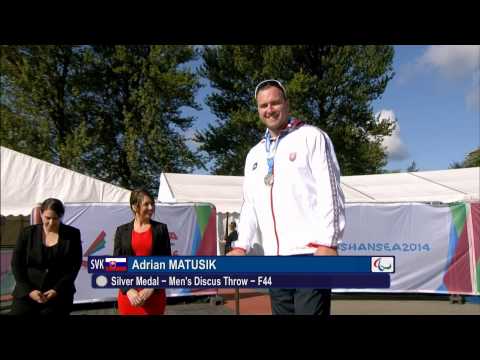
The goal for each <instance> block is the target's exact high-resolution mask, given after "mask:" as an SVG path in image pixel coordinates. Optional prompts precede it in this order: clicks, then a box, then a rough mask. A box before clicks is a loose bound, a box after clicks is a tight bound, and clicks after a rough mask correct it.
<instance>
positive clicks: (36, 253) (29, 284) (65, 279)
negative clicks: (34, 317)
mask: <svg viewBox="0 0 480 360" xmlns="http://www.w3.org/2000/svg"><path fill="white" fill-rule="evenodd" d="M42 226H43V225H42V224H37V225H31V226H28V227H26V228H25V229H23V231H22V232H21V233H20V236H19V237H18V241H17V244H16V246H15V250H14V252H13V257H12V272H13V275H14V277H15V282H16V284H15V289H14V290H13V296H14V297H16V298H22V297H26V296H28V294H29V293H30V292H31V291H33V290H40V291H46V290H49V289H54V290H56V291H57V293H58V295H59V296H73V294H74V293H75V291H76V289H75V285H74V282H75V279H76V278H77V275H78V272H79V270H80V266H81V264H82V242H81V239H80V230H78V229H77V228H74V227H73V226H69V225H65V224H62V223H61V224H60V228H59V231H58V244H57V245H56V246H58V249H57V253H56V256H55V257H54V258H53V260H52V262H51V264H50V265H49V266H48V267H47V266H46V265H45V264H44V261H43V260H44V259H43V256H44V255H43V246H44V245H43V241H42V236H43V234H42V232H43V229H42ZM45 286H46V287H48V289H47V288H44V287H45Z"/></svg>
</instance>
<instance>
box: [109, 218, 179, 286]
mask: <svg viewBox="0 0 480 360" xmlns="http://www.w3.org/2000/svg"><path fill="white" fill-rule="evenodd" d="M150 224H151V225H152V255H151V256H171V255H172V250H171V248H170V236H169V235H168V228H167V225H166V224H164V223H161V222H158V221H154V220H150ZM132 231H133V221H131V222H129V223H127V224H123V225H120V226H119V227H118V228H117V231H116V232H115V240H114V246H113V256H135V254H134V253H133V249H132ZM120 290H121V291H122V293H123V294H125V293H126V292H127V291H128V288H121V289H120Z"/></svg>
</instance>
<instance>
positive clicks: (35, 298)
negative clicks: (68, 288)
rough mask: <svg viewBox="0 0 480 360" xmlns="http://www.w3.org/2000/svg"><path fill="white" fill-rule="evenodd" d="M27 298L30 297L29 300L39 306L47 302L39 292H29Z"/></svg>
mask: <svg viewBox="0 0 480 360" xmlns="http://www.w3.org/2000/svg"><path fill="white" fill-rule="evenodd" d="M28 296H30V298H31V299H32V300H33V301H35V302H37V303H39V304H44V303H45V302H46V301H47V299H46V298H45V295H43V294H42V292H41V291H40V290H32V291H30V293H29V294H28Z"/></svg>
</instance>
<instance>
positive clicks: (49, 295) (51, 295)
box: [43, 289, 57, 301]
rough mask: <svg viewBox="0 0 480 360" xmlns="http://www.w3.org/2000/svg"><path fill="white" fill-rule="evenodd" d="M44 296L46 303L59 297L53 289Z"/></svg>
mask: <svg viewBox="0 0 480 360" xmlns="http://www.w3.org/2000/svg"><path fill="white" fill-rule="evenodd" d="M43 296H45V301H48V300H50V299H53V298H54V297H55V296H57V292H56V291H55V290H53V289H50V290H48V291H45V292H44V293H43Z"/></svg>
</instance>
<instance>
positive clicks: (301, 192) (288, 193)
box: [234, 120, 345, 255]
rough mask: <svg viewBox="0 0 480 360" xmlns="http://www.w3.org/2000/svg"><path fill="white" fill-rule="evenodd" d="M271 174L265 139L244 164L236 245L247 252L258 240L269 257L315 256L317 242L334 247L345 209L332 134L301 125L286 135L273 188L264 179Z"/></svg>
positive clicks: (339, 234) (278, 148)
mask: <svg viewBox="0 0 480 360" xmlns="http://www.w3.org/2000/svg"><path fill="white" fill-rule="evenodd" d="M296 121H298V120H296ZM277 141H278V140H277ZM267 173H268V165H267V152H266V149H265V139H262V141H260V142H259V143H258V144H257V145H255V146H254V147H253V148H252V149H251V150H250V152H249V153H248V155H247V159H246V162H245V177H244V184H243V197H244V203H243V206H242V210H241V214H240V222H239V227H238V235H239V237H238V240H237V241H236V242H235V244H234V245H235V247H238V248H242V249H244V250H246V251H247V252H248V251H249V250H250V249H252V247H253V246H254V244H255V243H258V244H260V245H261V246H262V247H263V251H264V254H265V255H300V254H310V253H313V252H315V250H316V248H317V247H318V245H324V246H328V247H335V246H336V245H337V243H338V242H339V240H340V239H341V237H342V234H343V229H344V227H345V210H344V196H343V192H342V189H341V188H340V169H339V166H338V162H337V158H336V156H335V152H334V149H333V144H332V142H331V140H330V138H329V137H328V136H327V134H326V133H324V132H323V131H322V130H320V129H319V128H317V127H314V126H311V125H302V126H299V127H297V128H295V129H294V130H293V131H291V132H289V133H288V134H287V135H285V136H282V137H281V139H280V143H279V144H278V147H277V150H276V155H275V161H274V184H273V186H267V185H265V183H264V177H265V175H266V174H267Z"/></svg>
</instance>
